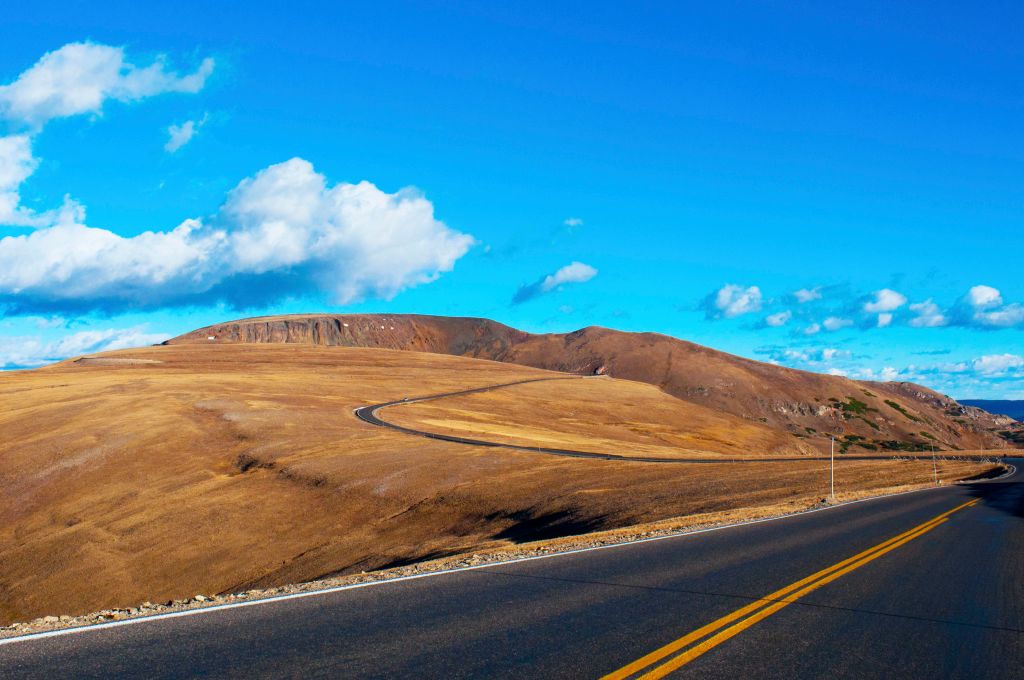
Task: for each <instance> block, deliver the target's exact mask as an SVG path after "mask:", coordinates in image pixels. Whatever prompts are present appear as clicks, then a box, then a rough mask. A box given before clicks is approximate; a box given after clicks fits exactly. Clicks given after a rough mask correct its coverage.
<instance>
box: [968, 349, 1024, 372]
mask: <svg viewBox="0 0 1024 680" xmlns="http://www.w3.org/2000/svg"><path fill="white" fill-rule="evenodd" d="M973 367H974V370H975V371H977V372H978V373H981V374H982V375H989V376H994V375H1003V374H1005V373H1006V372H1007V371H1010V370H1013V369H1018V368H1021V367H1024V357H1022V356H1018V355H1016V354H986V355H985V356H982V357H978V358H977V359H975V360H974V363H973Z"/></svg>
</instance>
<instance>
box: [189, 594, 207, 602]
mask: <svg viewBox="0 0 1024 680" xmlns="http://www.w3.org/2000/svg"><path fill="white" fill-rule="evenodd" d="M192 599H193V600H195V601H196V602H206V601H207V600H208V599H209V598H208V597H206V596H205V595H196V596H195V597H193V598H192Z"/></svg>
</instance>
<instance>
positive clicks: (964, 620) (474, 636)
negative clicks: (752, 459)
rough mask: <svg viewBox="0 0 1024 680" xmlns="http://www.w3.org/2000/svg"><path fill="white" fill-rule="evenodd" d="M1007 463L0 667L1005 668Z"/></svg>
mask: <svg viewBox="0 0 1024 680" xmlns="http://www.w3.org/2000/svg"><path fill="white" fill-rule="evenodd" d="M1011 462H1012V463H1014V464H1016V465H1017V466H1018V467H1019V466H1020V465H1021V464H1022V463H1024V461H1022V460H1020V459H1012V460H1011ZM1021 478H1022V475H1021V474H1020V473H1016V474H1012V475H1011V476H1009V477H1006V478H1003V479H998V480H990V481H986V482H978V483H971V484H963V485H957V486H950V487H940V488H936V489H932V490H928V491H921V492H914V493H907V494H903V495H899V496H890V497H885V498H878V499H873V500H869V501H862V502H857V503H850V504H846V505H840V506H835V507H832V508H829V509H825V510H818V511H812V512H807V513H803V514H799V515H792V516H789V517H786V518H781V519H776V520H769V521H761V522H757V523H749V524H744V525H739V526H734V527H727V528H722V529H717V530H710V531H704V532H698V533H692V534H688V535H682V536H675V537H671V538H663V539H656V540H649V541H646V542H638V543H629V544H623V545H618V546H611V547H606V548H600V549H593V550H587V551H578V552H574V553H567V554H560V555H554V556H549V557H544V558H539V559H531V560H522V561H518V562H512V563H504V564H495V565H492V566H483V567H478V568H467V569H463V570H456V571H450V572H445V573H440V574H435V575H430V576H425V577H419V578H412V579H406V580H397V581H390V582H382V583H379V584H376V585H370V586H362V587H349V588H345V589H337V590H333V591H325V592H320V593H314V594H309V595H305V596H302V597H291V598H280V599H276V600H264V601H258V602H253V603H248V604H246V605H244V606H237V605H229V606H226V607H219V608H211V609H206V610H195V612H194V613H191V614H188V615H184V616H180V615H179V616H178V617H172V616H163V617H160V616H157V617H150V618H148V619H136V620H134V621H132V622H128V623H127V624H122V625H118V624H113V625H110V624H107V625H105V626H94V627H91V628H83V629H79V630H78V632H63V633H59V634H56V635H52V634H51V635H50V636H48V637H40V636H37V637H28V638H16V639H14V640H6V641H0V677H3V678H5V679H13V678H54V677H74V678H110V677H118V678H189V677H196V676H201V677H212V678H282V677H286V678H339V677H343V678H481V677H488V678H546V679H549V678H601V677H607V678H611V679H620V678H637V677H643V678H660V677H665V676H672V677H683V678H686V677H690V678H723V679H725V678H728V679H730V680H731V679H734V678H752V679H758V678H939V677H941V678H964V679H970V680H977V679H978V678H1021V677H1022V674H1024V670H1022V669H1024V559H1022V556H1024V483H1022V481H1021Z"/></svg>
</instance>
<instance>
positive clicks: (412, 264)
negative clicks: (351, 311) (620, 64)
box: [0, 158, 592, 311]
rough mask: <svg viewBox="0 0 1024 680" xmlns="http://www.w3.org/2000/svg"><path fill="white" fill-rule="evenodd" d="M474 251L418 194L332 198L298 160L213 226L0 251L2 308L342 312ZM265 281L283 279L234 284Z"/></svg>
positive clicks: (192, 223)
mask: <svg viewBox="0 0 1024 680" xmlns="http://www.w3.org/2000/svg"><path fill="white" fill-rule="evenodd" d="M472 243H473V239H472V237H471V236H469V235H467V234H462V233H459V232H456V231H454V230H452V229H450V228H448V227H447V226H446V225H445V224H444V223H442V222H440V221H438V220H436V219H435V218H434V210H433V205H432V204H431V203H430V201H428V200H427V199H426V198H424V197H423V196H422V195H421V194H420V193H419V192H417V191H416V190H414V189H403V190H401V191H398V192H396V193H394V194H388V193H385V192H383V191H381V190H380V189H378V188H377V187H376V186H374V185H373V184H371V183H369V182H360V183H359V184H344V183H342V184H337V185H334V186H327V183H326V179H325V178H324V176H323V175H321V174H319V173H317V172H315V171H314V169H313V166H312V165H311V164H310V163H309V162H307V161H305V160H302V159H299V158H294V159H292V160H289V161H286V162H284V163H280V164H277V165H272V166H270V167H268V168H266V169H264V170H262V171H260V172H259V173H257V174H256V175H255V176H253V177H251V178H249V179H246V180H244V181H242V182H241V183H240V184H239V185H238V186H237V187H236V188H235V189H234V190H233V191H232V192H231V193H230V194H229V196H228V198H227V200H226V202H225V204H224V206H223V207H222V208H221V210H220V211H219V213H218V214H217V215H215V216H214V217H213V218H211V219H210V220H208V221H206V222H204V221H201V220H186V221H185V222H183V223H182V224H181V225H179V226H178V227H177V228H175V229H173V230H171V231H167V232H145V233H143V234H139V235H138V236H134V237H122V236H119V235H118V234H115V233H113V232H110V231H107V230H104V229H95V228H91V227H88V226H85V225H83V224H78V223H71V224H58V225H56V226H53V227H49V228H45V229H39V230H36V231H35V232H33V233H31V234H27V235H23V236H10V237H7V238H3V239H0V302H7V303H8V304H12V305H14V307H15V308H16V309H21V310H27V311H31V310H32V309H51V310H60V309H62V308H68V309H81V308H96V309H105V310H108V311H109V310H116V309H119V308H128V307H134V306H158V305H164V304H174V303H175V302H189V301H191V300H190V296H196V295H201V294H209V295H210V296H212V297H213V298H215V299H209V298H205V299H204V300H203V301H204V302H205V303H211V302H214V301H216V299H223V300H224V301H226V302H228V303H229V304H235V305H237V306H244V305H246V304H248V303H249V302H250V301H251V297H250V296H252V295H264V296H266V295H268V294H269V295H273V296H276V297H275V298H274V299H280V298H283V297H287V296H288V295H289V294H308V293H310V292H313V291H320V292H324V293H327V294H328V295H329V296H330V298H331V299H332V300H334V301H335V302H338V303H348V302H352V301H355V300H358V299H360V298H363V297H365V296H369V295H373V296H379V297H385V298H390V297H392V296H394V295H395V294H396V293H398V292H399V291H401V290H403V289H405V288H409V287H412V286H415V285H418V284H422V283H426V282H429V281H433V280H434V279H435V278H437V276H438V275H439V274H440V273H442V272H446V271H449V270H451V269H452V267H453V266H454V264H455V261H456V260H458V259H459V258H460V257H462V255H464V254H465V253H466V252H467V251H468V250H469V248H470V246H471V245H472ZM574 265H575V266H574ZM574 265H570V267H568V268H566V270H565V271H564V272H559V273H558V274H556V275H555V276H559V275H560V276H562V277H563V278H564V279H565V280H570V279H572V278H573V277H574V276H575V277H577V278H578V277H580V276H584V275H585V271H586V270H583V269H581V267H586V265H580V264H579V263H574ZM586 269H587V270H589V269H590V268H586ZM264 275H266V276H268V277H276V278H275V279H274V280H273V281H265V282H264V285H262V286H253V285H240V284H239V283H235V282H238V281H240V279H239V278H238V277H250V278H251V277H254V276H264ZM591 275H592V274H591ZM565 277H568V278H565ZM249 283H250V284H251V283H252V282H251V281H250V282H249ZM554 285H557V284H554ZM218 286H220V288H219V289H218ZM289 286H290V288H289Z"/></svg>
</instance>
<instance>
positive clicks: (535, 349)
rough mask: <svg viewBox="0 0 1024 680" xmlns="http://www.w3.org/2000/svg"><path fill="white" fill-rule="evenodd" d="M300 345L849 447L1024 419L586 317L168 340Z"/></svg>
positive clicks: (332, 322) (902, 444) (225, 328)
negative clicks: (513, 374)
mask: <svg viewBox="0 0 1024 680" xmlns="http://www.w3.org/2000/svg"><path fill="white" fill-rule="evenodd" d="M185 343H192V344H209V345H212V344H223V343H299V344H314V345H327V346H339V347H370V348H382V349H393V350H408V351H419V352H432V353H435V354H450V355H455V356H466V357H474V358H480V359H490V360H493V361H502V362H508V363H515V364H520V365H524V366H532V367H535V368H544V369H548V370H555V371H564V372H570V373H577V374H584V375H594V374H608V375H611V376H613V377H616V378H623V379H627V380H635V381H638V382H645V383H649V384H652V385H656V386H658V387H659V388H661V389H662V390H664V391H665V392H667V393H668V394H670V395H672V396H674V397H676V398H679V399H683V400H685V401H689V402H693V403H697V404H700V405H702V406H706V407H709V408H713V409H716V410H719V411H723V412H726V413H730V414H733V415H738V416H741V417H743V418H747V419H749V420H753V421H757V422H761V423H764V424H766V425H769V426H771V427H775V428H778V429H782V430H785V431H787V432H789V433H790V434H793V435H796V436H798V437H801V438H805V439H806V440H807V441H808V443H813V444H815V445H816V446H818V447H819V448H822V447H824V446H825V445H826V442H827V441H828V438H829V437H830V436H831V435H833V434H835V435H836V436H837V439H839V441H840V446H841V449H842V450H847V449H852V450H861V451H864V450H868V451H903V450H910V451H915V450H916V451H925V450H929V449H930V448H931V447H932V446H933V445H934V446H936V447H937V448H940V449H953V450H956V449H965V450H966V449H979V448H1006V447H1009V446H1012V445H1013V444H1012V442H1014V441H1022V440H1024V425H1020V424H1019V423H1017V422H1016V421H1013V420H1012V419H1008V418H1006V417H1005V416H996V415H992V414H990V413H987V412H985V411H982V410H980V409H976V408H973V407H965V406H962V405H960V404H958V403H957V402H956V401H954V400H953V399H951V398H949V397H947V396H945V395H942V394H939V393H938V392H934V391H933V390H930V389H928V388H926V387H922V386H921V385H915V384H913V383H884V382H866V381H854V380H850V379H848V378H844V377H841V376H834V375H823V374H820V373H811V372H808V371H800V370H795V369H791V368H785V367H782V366H777V365H774V364H768V363H763V362H759V361H753V360H750V359H745V358H742V357H738V356H734V355H732V354H727V353H725V352H720V351H717V350H714V349H710V348H708V347H703V346H701V345H697V344H694V343H691V342H687V341H684V340H679V339H677V338H673V337H669V336H667V335H661V334H659V333H629V332H624V331H617V330H613V329H609V328H601V327H597V326H591V327H587V328H583V329H580V330H577V331H573V332H571V333H549V334H531V333H526V332H524V331H520V330H517V329H515V328H511V327H509V326H506V325H504V324H501V323H498V322H496V321H491V320H489V319H481V318H466V317H444V316H425V315H415V314H309V315H288V316H270V317H259V318H253V319H242V320H238V321H230V322H227V323H221V324H215V325H213V326H208V327H206V328H201V329H199V330H196V331H193V332H191V333H187V334H185V335H182V336H179V337H177V338H174V339H172V340H168V341H167V344H185Z"/></svg>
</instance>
